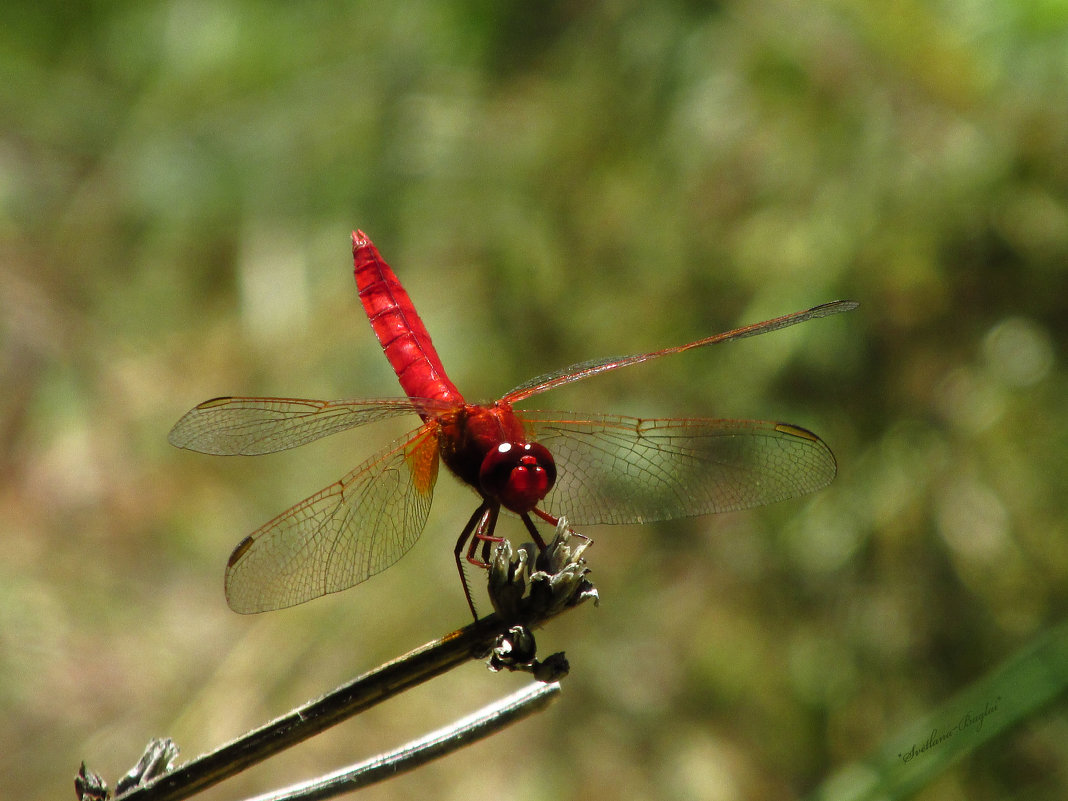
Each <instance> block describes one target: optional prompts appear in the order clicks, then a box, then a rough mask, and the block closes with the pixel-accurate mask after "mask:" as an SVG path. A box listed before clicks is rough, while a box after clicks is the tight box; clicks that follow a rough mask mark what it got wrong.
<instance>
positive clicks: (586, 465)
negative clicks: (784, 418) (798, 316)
mask: <svg viewBox="0 0 1068 801" xmlns="http://www.w3.org/2000/svg"><path fill="white" fill-rule="evenodd" d="M522 418H523V420H524V422H525V423H526V424H527V425H528V427H529V430H530V431H531V433H532V436H533V438H535V439H537V441H538V442H541V443H542V444H543V445H545V447H547V448H548V449H549V451H550V452H551V453H552V455H553V458H554V459H555V460H556V471H557V479H556V484H555V486H554V487H553V489H552V490H551V491H550V492H549V494H548V495H547V496H546V497H545V500H544V501H543V503H542V508H543V509H545V511H547V512H549V513H550V514H553V515H556V516H557V517H559V516H560V515H566V516H567V518H568V519H569V520H570V521H571V522H572V523H574V524H576V525H591V524H595V523H642V522H646V521H653V520H670V519H672V518H677V517H689V516H693V515H703V514H709V513H712V512H728V511H735V510H738V509H749V508H751V507H754V506H762V505H764V504H769V503H774V502H776V501H783V500H786V499H787V498H795V497H797V496H799V495H804V494H806V493H809V492H813V491H814V490H817V489H820V488H821V487H824V486H826V485H827V484H829V483H830V482H831V480H832V479H833V478H834V476H835V472H836V470H837V467H836V464H835V461H834V455H833V454H832V453H831V451H830V449H829V448H828V447H827V446H826V445H825V444H824V443H823V441H822V440H821V439H820V438H819V437H817V436H816V435H815V434H813V433H811V432H810V431H806V430H805V429H803V428H799V427H797V426H793V425H789V424H787V423H772V422H764V421H759V420H707V419H690V420H685V419H678V420H674V419H664V420H642V419H639V418H636V417H616V416H608V415H604V416H596V417H595V416H592V415H586V416H585V419H578V418H577V417H575V416H573V415H570V414H569V413H563V412H537V411H535V412H526V411H524V412H523V414H522Z"/></svg>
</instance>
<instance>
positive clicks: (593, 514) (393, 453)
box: [168, 231, 857, 619]
mask: <svg viewBox="0 0 1068 801" xmlns="http://www.w3.org/2000/svg"><path fill="white" fill-rule="evenodd" d="M352 246H353V247H352V253H353V260H354V263H355V275H356V284H357V287H358V289H359V295H360V299H361V300H362V301H363V305H364V309H365V310H366V312H367V316H368V319H369V320H370V322H371V328H372V329H373V330H374V332H375V334H376V336H377V337H378V341H379V342H380V343H381V345H382V349H383V350H384V351H385V354H386V357H387V358H388V359H389V362H390V364H391V365H392V366H393V369H394V370H395V371H396V373H397V377H398V378H399V379H400V384H401V387H402V388H403V389H404V392H405V393H406V394H407V397H406V398H381V399H370V400H367V399H361V400H340V401H321V400H302V399H294V398H239V397H227V398H214V399H212V400H208V401H204V402H203V403H201V404H200V405H198V406H196V407H195V408H194V409H192V410H191V411H190V412H189V413H188V414H186V415H185V416H184V417H182V419H181V420H179V421H178V423H177V424H176V425H175V426H174V428H173V429H172V430H171V432H170V435H169V437H168V438H169V440H170V442H171V443H172V444H173V445H176V446H178V447H180V448H188V449H190V450H194V451H199V452H201V453H210V454H226V455H229V454H241V455H256V454H263V453H274V452H275V451H281V450H285V449H287V448H294V447H296V446H298V445H303V444H305V443H307V442H311V441H312V440H315V439H318V438H319V437H323V436H326V435H327V434H334V433H336V432H338V431H344V430H346V429H350V428H354V427H355V426H360V425H364V424H365V423H371V422H375V421H379V420H385V419H387V418H390V417H396V416H398V415H402V414H410V413H412V412H414V413H416V414H418V415H419V416H420V418H422V421H423V422H422V424H421V425H420V426H419V427H418V428H416V429H415V430H414V431H412V432H411V433H410V434H408V435H407V436H405V437H402V438H401V439H400V440H398V441H396V442H393V443H392V444H390V445H388V446H387V447H385V448H384V449H382V450H381V451H379V452H378V453H376V454H374V455H373V456H372V457H371V458H370V459H368V460H367V461H365V462H364V463H363V464H361V465H360V466H359V467H357V468H356V469H355V470H353V471H352V472H351V473H349V474H348V475H346V476H345V477H344V478H342V479H341V480H340V481H337V482H335V483H333V484H331V485H330V486H328V487H326V488H325V489H323V490H320V491H319V492H317V493H316V494H315V495H312V496H311V497H310V498H307V499H305V500H303V501H301V502H300V503H298V504H297V505H296V506H293V507H291V508H289V509H287V510H286V511H284V512H282V513H281V514H280V515H278V517H276V518H274V519H273V520H271V521H270V522H269V523H267V524H266V525H264V526H263V527H261V528H260V529H258V530H257V531H254V532H253V533H252V534H250V535H248V536H247V537H245V539H243V540H242V541H241V543H240V544H239V545H238V546H237V548H235V549H234V552H233V553H232V554H231V555H230V561H229V562H228V564H227V567H226V598H227V601H228V602H229V604H230V607H231V608H232V609H234V610H235V611H237V612H241V613H252V612H264V611H267V610H271V609H281V608H283V607H287V606H293V605H295V604H299V603H303V602H305V601H310V600H312V599H313V598H318V597H319V596H322V595H326V594H327V593H332V592H338V591H340V590H344V589H348V588H349V587H352V586H353V585H355V584H359V583H360V582H361V581H364V580H365V579H367V578H369V577H370V576H373V575H374V574H376V573H379V572H380V571H382V570H385V569H386V568H387V567H389V566H390V565H392V564H393V563H394V562H396V561H397V560H398V559H399V558H400V557H401V556H403V555H404V553H405V552H407V551H408V549H409V548H411V547H412V545H413V544H414V543H415V541H416V540H417V539H418V538H419V535H420V533H421V532H422V530H423V526H424V524H425V523H426V519H427V515H428V513H429V510H430V500H431V496H432V494H433V491H434V484H435V481H436V479H437V474H438V463H439V461H440V462H444V463H445V466H446V467H447V468H448V469H449V470H450V471H452V472H453V473H454V474H455V475H456V476H457V477H458V478H460V480H462V481H464V482H466V483H467V484H468V485H470V486H471V487H472V488H474V490H475V492H476V493H477V494H478V496H479V498H480V503H479V506H478V508H477V509H475V512H474V514H472V515H471V518H470V520H468V522H467V525H465V526H464V528H463V531H462V532H461V533H460V536H459V539H457V541H456V548H455V550H454V555H455V558H456V565H457V568H458V570H459V573H460V579H461V581H462V582H463V587H464V593H465V595H466V597H467V602H468V605H469V606H470V607H471V612H472V614H473V615H475V617H476V619H477V614H476V613H475V605H474V602H473V601H472V598H471V591H470V588H469V587H468V585H467V579H466V576H465V574H464V570H463V561H464V559H465V558H466V561H468V562H470V563H472V564H475V565H479V566H482V567H485V566H486V559H487V557H488V555H489V543H491V542H499V541H500V540H501V538H500V537H496V536H494V529H495V526H496V523H497V517H498V515H499V514H500V511H501V508H502V507H503V508H505V509H507V510H508V511H510V512H513V513H515V514H516V515H518V516H519V517H520V519H521V520H522V521H523V524H524V525H525V526H526V529H527V531H528V532H529V533H530V535H531V537H533V539H534V542H535V543H537V544H538V546H539V547H541V548H544V547H545V545H544V542H543V540H542V538H541V536H540V534H539V533H538V530H537V528H536V526H535V523H534V520H533V518H532V517H531V515H534V516H536V517H538V518H540V519H542V520H544V521H546V522H547V523H549V524H550V525H553V526H555V525H556V523H557V520H558V518H559V517H560V516H561V515H566V516H567V518H568V520H569V521H570V522H571V524H573V525H577V526H584V525H592V524H597V523H642V522H646V521H654V520H668V519H672V518H676V517H687V516H692V515H702V514H708V513H712V512H727V511H733V510H738V509H747V508H751V507H754V506H761V505H763V504H768V503H773V502H775V501H781V500H785V499H787V498H794V497H797V496H799V495H804V494H805V493H808V492H813V491H814V490H817V489H820V488H821V487H824V486H826V485H827V484H828V483H830V481H831V480H832V479H833V478H834V475H835V472H836V469H837V468H836V465H835V460H834V456H833V454H832V453H831V451H830V449H829V448H828V447H827V446H826V445H825V444H824V443H823V441H822V440H821V439H820V438H819V437H817V436H816V435H815V434H813V433H812V432H810V431H807V430H805V429H803V428H800V427H798V426H794V425H790V424H788V423H775V422H764V421H758V420H712V419H700V418H691V419H660V420H653V419H639V418H635V417H621V416H616V415H605V414H575V413H571V412H552V411H518V410H515V409H513V405H514V404H516V403H519V402H520V401H525V400H526V399H527V398H530V397H531V396H533V395H538V394H541V393H542V392H546V391H548V390H550V389H554V388H556V387H560V386H563V385H564V384H570V383H572V382H574V381H580V380H582V379H585V378H589V377H590V376H594V375H598V374H599V373H604V372H607V371H609V370H616V369H619V368H620V367H628V366H630V365H634V364H639V363H641V362H645V361H649V360H651V359H656V358H659V357H661V356H667V355H668V354H672V353H681V352H683V351H686V350H690V349H692V348H700V347H704V346H705V345H712V344H715V343H718V342H729V341H732V340H736V339H742V338H744V337H751V336H755V335H756V334H764V333H767V332H769V331H777V330H779V329H780V328H786V327H787V326H791V325H795V324H797V323H801V322H804V321H806V320H812V319H815V318H817V317H827V316H829V315H832V314H838V313H839V312H844V311H848V310H850V309H853V308H855V307H856V306H857V304H856V303H854V302H852V301H836V302H833V303H826V304H823V305H821V306H816V307H814V308H812V309H808V310H807V311H802V312H797V313H795V314H788V315H786V316H784V317H777V318H775V319H774V320H767V321H765V322H762V323H756V324H753V325H748V326H745V327H743V328H738V329H735V330H733V331H727V332H726V333H723V334H717V335H715V336H711V337H706V338H705V339H699V340H697V341H696V342H691V343H689V344H687V345H679V346H676V347H673V348H665V349H663V350H657V351H653V352H651V353H639V354H635V355H633V356H622V357H613V358H609V359H598V360H594V361H589V362H583V363H581V364H575V365H572V366H570V367H565V368H564V369H562V370H557V371H556V372H553V373H549V374H547V375H543V376H539V377H538V378H535V379H532V380H531V381H528V382H527V383H525V384H522V385H521V386H518V387H516V388H515V389H513V390H512V391H511V392H508V393H506V394H505V395H504V396H503V397H501V398H500V400H497V401H495V402H493V403H486V404H475V403H468V402H467V401H465V400H464V398H463V396H462V395H461V394H460V391H459V390H458V389H457V388H456V387H455V386H454V385H453V383H452V382H451V381H450V380H449V378H448V376H447V375H446V374H445V368H444V367H442V364H441V360H440V359H439V358H438V355H437V353H436V352H435V350H434V346H433V344H431V341H430V335H429V334H428V333H427V331H426V328H425V327H424V326H423V323H422V321H421V320H420V319H419V315H418V314H417V313H416V311H415V307H414V306H413V305H412V302H411V299H410V298H409V297H408V293H407V292H405V291H404V288H403V287H402V286H401V284H400V282H399V281H398V280H397V277H396V275H394V273H393V270H391V269H390V267H389V265H388V264H386V262H385V261H384V260H383V259H382V257H381V255H380V254H379V252H378V249H377V248H376V247H375V246H374V245H373V244H372V243H371V241H370V240H369V239H368V238H367V236H366V235H365V234H364V233H363V232H361V231H356V232H354V233H353V235H352ZM468 543H469V544H468ZM480 543H482V544H483V552H482V555H481V556H479V555H478V553H477V549H478V546H479V544H480ZM465 545H466V546H467V550H466V555H465V552H464V548H465Z"/></svg>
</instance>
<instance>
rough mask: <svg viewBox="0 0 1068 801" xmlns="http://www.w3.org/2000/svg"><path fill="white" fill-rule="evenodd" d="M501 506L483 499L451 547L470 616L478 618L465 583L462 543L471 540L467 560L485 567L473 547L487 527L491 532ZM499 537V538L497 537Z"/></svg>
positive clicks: (468, 586)
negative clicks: (454, 544) (452, 547)
mask: <svg viewBox="0 0 1068 801" xmlns="http://www.w3.org/2000/svg"><path fill="white" fill-rule="evenodd" d="M500 510H501V507H500V506H499V505H494V504H491V503H490V502H489V501H483V502H482V504H481V505H480V506H479V507H478V508H477V509H475V513H474V514H473V515H471V519H470V520H468V521H467V525H465V526H464V530H463V531H461V532H460V536H459V538H458V539H457V540H456V547H455V548H454V549H453V552H452V553H453V556H454V557H455V558H456V571H457V572H458V573H459V574H460V584H461V585H462V586H463V588H464V597H465V598H467V606H468V608H469V609H470V610H471V616H472V617H474V619H475V620H476V621H477V620H478V612H477V611H476V610H475V601H474V599H473V598H472V597H471V587H470V585H469V584H468V583H467V574H466V573H464V557H463V554H464V545H466V544H467V541H468V540H471V544H470V546H469V547H468V548H467V561H468V562H470V563H471V564H473V565H478V566H479V567H486V566H487V565H486V562H485V560H481V561H480V560H479V559H477V558H476V557H475V555H474V553H475V549H476V548H477V547H478V543H479V541H480V540H481V539H483V538H484V537H485V536H486V534H485V532H486V531H487V529H488V530H489V532H491V533H492V531H493V527H494V526H495V525H496V524H497V515H498V514H499V513H500ZM472 535H474V536H472ZM498 539H499V538H498Z"/></svg>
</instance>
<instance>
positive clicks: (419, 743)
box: [250, 682, 560, 801]
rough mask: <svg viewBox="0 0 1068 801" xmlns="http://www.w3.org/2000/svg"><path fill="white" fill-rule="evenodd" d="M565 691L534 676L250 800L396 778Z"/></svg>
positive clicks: (291, 799) (314, 794) (298, 796)
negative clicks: (411, 736) (416, 732)
mask: <svg viewBox="0 0 1068 801" xmlns="http://www.w3.org/2000/svg"><path fill="white" fill-rule="evenodd" d="M559 694H560V684H559V683H558V682H553V683H552V684H542V683H541V682H534V683H532V684H529V685H527V686H526V687H524V688H523V689H521V690H518V691H517V692H515V693H512V694H511V695H509V696H507V697H505V698H502V699H500V700H499V701H495V702H494V703H492V704H489V705H488V706H485V707H483V708H482V709H480V710H478V711H477V712H475V713H473V714H471V715H468V716H467V717H465V718H462V719H460V720H458V721H456V722H455V723H452V724H451V725H449V726H446V727H444V728H441V729H438V730H437V731H435V732H431V733H430V734H428V735H426V736H424V737H421V738H419V739H418V740H414V741H412V742H411V743H408V744H407V745H405V746H402V747H401V748H398V749H396V750H394V751H391V752H389V753H386V754H382V755H380V756H377V757H374V758H372V759H368V760H366V761H365V762H360V763H358V764H356V765H351V766H349V767H347V768H342V769H341V770H338V771H335V772H334V773H330V774H327V775H326V776H322V777H320V778H318V779H312V780H311V781H307V782H302V783H300V784H295V785H293V786H292V787H287V788H285V789H283V790H279V791H277V792H273V793H266V794H264V795H259V796H256V797H255V798H253V799H250V801H321V800H322V799H326V798H333V797H334V796H338V795H342V794H343V793H349V792H352V791H353V790H359V789H360V788H363V787H367V786H369V785H372V784H375V783H376V782H380V781H382V780H384V779H390V778H393V777H394V776H397V775H399V774H401V773H406V772H407V771H410V770H413V769H415V768H417V767H419V766H421V765H425V764H426V763H427V762H430V761H432V760H434V759H438V758H440V757H443V756H446V755H448V754H451V753H452V752H453V751H457V750H459V749H460V748H463V747H464V746H465V745H469V744H471V743H474V742H477V741H478V740H482V739H484V738H486V737H489V736H490V735H491V734H495V733H496V732H498V731H500V730H501V729H503V728H505V727H506V726H509V725H511V724H512V723H516V722H517V721H519V720H522V719H523V718H525V717H528V716H529V715H532V714H534V713H535V712H538V711H540V710H542V709H544V708H545V707H546V706H548V705H549V703H550V702H551V701H553V700H554V699H555V698H556V696H557V695H559Z"/></svg>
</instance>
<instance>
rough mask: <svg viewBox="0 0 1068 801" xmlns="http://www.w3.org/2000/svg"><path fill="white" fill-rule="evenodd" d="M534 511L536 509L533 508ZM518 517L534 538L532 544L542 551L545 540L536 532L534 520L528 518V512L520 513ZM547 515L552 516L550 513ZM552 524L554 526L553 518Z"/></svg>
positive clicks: (554, 520)
mask: <svg viewBox="0 0 1068 801" xmlns="http://www.w3.org/2000/svg"><path fill="white" fill-rule="evenodd" d="M534 511H535V513H536V512H537V511H538V510H537V509H535V510H534ZM520 517H522V518H523V525H524V526H526V527H527V531H529V532H530V536H531V538H532V539H533V540H534V544H535V545H537V546H538V550H539V551H544V550H545V540H543V539H542V538H541V534H539V533H538V529H537V528H536V527H535V526H534V521H533V520H531V519H530V515H529V514H523V515H520ZM549 517H552V515H549ZM552 524H553V525H554V526H555V525H556V519H555V518H554V519H553V521H552Z"/></svg>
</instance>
